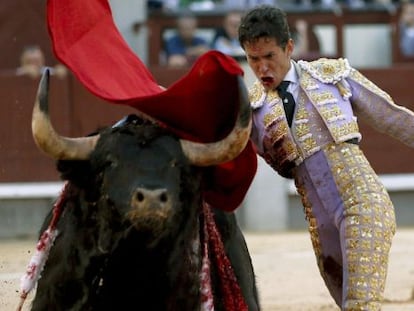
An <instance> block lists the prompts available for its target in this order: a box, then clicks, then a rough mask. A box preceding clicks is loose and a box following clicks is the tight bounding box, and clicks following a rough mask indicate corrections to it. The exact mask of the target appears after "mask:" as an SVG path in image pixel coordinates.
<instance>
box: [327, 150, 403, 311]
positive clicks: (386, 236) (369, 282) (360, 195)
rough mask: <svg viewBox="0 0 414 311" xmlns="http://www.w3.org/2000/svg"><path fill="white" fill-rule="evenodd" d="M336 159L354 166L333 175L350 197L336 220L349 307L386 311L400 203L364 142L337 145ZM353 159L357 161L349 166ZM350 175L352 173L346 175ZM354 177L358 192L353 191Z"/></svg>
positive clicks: (346, 306)
mask: <svg viewBox="0 0 414 311" xmlns="http://www.w3.org/2000/svg"><path fill="white" fill-rule="evenodd" d="M327 157H328V159H329V160H330V162H331V163H333V161H335V163H336V164H337V165H339V166H342V167H345V168H350V167H356V168H357V169H348V170H347V171H345V172H342V174H338V173H337V171H335V170H333V172H334V173H333V178H334V180H335V183H336V184H337V187H338V192H339V194H340V195H341V199H342V201H343V202H344V212H343V215H342V216H341V215H337V217H336V218H335V223H336V224H337V225H338V228H339V229H340V234H341V235H340V236H341V247H342V252H343V260H344V262H345V261H346V265H345V269H344V291H343V295H344V296H343V302H342V308H343V310H349V311H351V310H352V311H353V310H369V311H373V310H381V305H382V301H383V293H384V289H385V281H386V278H387V270H388V257H389V252H390V248H391V242H392V238H393V236H394V233H395V214H394V207H393V204H392V202H391V200H390V197H389V195H388V193H387V192H386V190H385V188H384V186H383V185H382V183H381V181H380V180H379V178H378V176H377V175H376V173H375V172H374V170H373V169H372V168H371V166H370V164H369V163H368V161H367V159H366V158H365V156H364V154H363V153H362V151H361V150H360V149H359V147H358V146H355V145H347V146H346V147H341V146H336V147H334V146H332V147H331V148H329V149H328V150H327ZM349 164H352V166H351V165H349ZM346 176H348V178H347V177H346ZM350 182H352V183H353V184H354V186H355V187H353V188H352V189H356V190H355V191H353V192H352V191H351V192H350V191H347V189H349V188H350V187H349V183H350Z"/></svg>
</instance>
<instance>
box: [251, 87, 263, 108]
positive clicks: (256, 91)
mask: <svg viewBox="0 0 414 311" xmlns="http://www.w3.org/2000/svg"><path fill="white" fill-rule="evenodd" d="M265 98H266V92H265V91H264V88H263V86H262V85H261V83H260V82H259V81H256V82H255V83H253V85H252V86H251V87H250V88H249V100H250V106H251V107H252V109H257V108H259V107H261V106H262V105H263V103H264V100H265Z"/></svg>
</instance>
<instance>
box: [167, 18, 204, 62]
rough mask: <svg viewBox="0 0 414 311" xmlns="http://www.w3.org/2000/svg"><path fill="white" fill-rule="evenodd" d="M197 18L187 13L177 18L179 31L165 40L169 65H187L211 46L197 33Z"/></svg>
mask: <svg viewBox="0 0 414 311" xmlns="http://www.w3.org/2000/svg"><path fill="white" fill-rule="evenodd" d="M196 31H197V19H196V18H195V17H194V16H193V15H189V14H185V15H182V16H180V17H178V19H177V33H176V34H175V35H173V36H172V37H171V38H169V39H167V41H166V42H165V53H166V57H167V64H168V66H172V67H185V66H189V65H192V64H193V62H194V61H195V60H196V59H197V58H198V57H199V56H200V55H201V54H203V53H205V52H207V51H208V50H209V49H210V48H209V46H208V43H207V41H206V40H205V39H203V38H201V37H199V36H197V35H196Z"/></svg>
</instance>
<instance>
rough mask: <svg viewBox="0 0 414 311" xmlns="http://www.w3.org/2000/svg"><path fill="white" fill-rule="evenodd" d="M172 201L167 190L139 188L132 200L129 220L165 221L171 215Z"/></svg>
mask: <svg viewBox="0 0 414 311" xmlns="http://www.w3.org/2000/svg"><path fill="white" fill-rule="evenodd" d="M171 209H172V199H171V197H170V195H169V193H168V191H167V189H146V188H137V189H136V190H135V191H134V193H133V195H132V198H131V210H130V211H129V213H128V218H129V219H130V220H131V221H132V222H135V223H136V222H141V221H143V220H144V219H146V220H150V219H151V221H155V222H157V221H162V222H163V221H164V220H166V219H167V218H168V217H169V215H170V214H171Z"/></svg>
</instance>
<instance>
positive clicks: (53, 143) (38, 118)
mask: <svg viewBox="0 0 414 311" xmlns="http://www.w3.org/2000/svg"><path fill="white" fill-rule="evenodd" d="M49 75H50V74H49V70H48V69H46V70H45V71H44V73H43V75H42V79H41V80H40V83H39V88H38V91H37V96H36V101H35V104H34V108H33V115H32V133H33V138H34V140H35V142H36V144H37V146H38V147H39V148H40V149H41V150H43V151H44V152H45V153H46V154H48V155H49V156H51V157H52V158H54V159H56V160H86V159H88V157H89V154H90V153H91V152H92V150H93V149H94V148H95V145H96V142H97V141H98V139H99V135H95V136H90V137H80V138H68V137H63V136H59V135H58V134H57V133H56V131H55V130H54V128H53V126H52V124H51V122H50V118H49V106H48V96H49Z"/></svg>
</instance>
